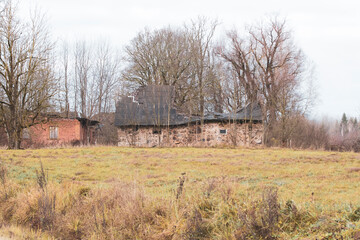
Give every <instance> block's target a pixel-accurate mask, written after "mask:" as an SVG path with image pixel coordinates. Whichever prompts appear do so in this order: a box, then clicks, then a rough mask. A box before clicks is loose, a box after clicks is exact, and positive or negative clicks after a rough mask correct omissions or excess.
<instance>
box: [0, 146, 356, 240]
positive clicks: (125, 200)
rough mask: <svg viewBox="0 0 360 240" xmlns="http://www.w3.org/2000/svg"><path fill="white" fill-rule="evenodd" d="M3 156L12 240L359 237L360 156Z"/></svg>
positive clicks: (193, 152) (275, 152) (270, 152)
mask: <svg viewBox="0 0 360 240" xmlns="http://www.w3.org/2000/svg"><path fill="white" fill-rule="evenodd" d="M0 156H1V171H0V179H1V182H0V183H1V184H0V185H1V186H0V189H1V190H0V201H1V203H0V223H1V225H2V226H4V227H3V228H1V230H0V232H5V234H6V233H8V232H9V229H11V228H14V226H18V227H21V229H25V230H26V231H28V233H29V234H28V236H31V237H32V238H34V239H37V238H40V237H44V238H47V237H49V236H51V237H53V238H58V239H306V238H307V239H315V238H317V239H341V238H343V239H352V238H354V237H356V236H358V235H359V234H360V233H359V230H358V229H359V228H360V221H359V220H360V201H359V199H358V189H359V178H360V175H359V174H360V156H359V155H358V154H356V153H331V152H315V151H292V150H284V149H201V148H195V149H194V148H176V149H169V148H159V149H142V148H137V149H134V148H112V147H94V148H65V149H42V150H24V151H21V152H19V151H5V150H3V151H2V150H1V153H0ZM40 162H41V163H42V164H40ZM170 163H171V164H170ZM12 232H16V231H15V230H13V231H12ZM18 232H20V230H18ZM45 234H46V235H45ZM19 238H21V237H19Z"/></svg>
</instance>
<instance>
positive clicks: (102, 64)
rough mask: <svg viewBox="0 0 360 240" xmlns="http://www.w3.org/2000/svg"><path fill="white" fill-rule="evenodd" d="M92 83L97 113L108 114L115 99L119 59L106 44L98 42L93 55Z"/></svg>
mask: <svg viewBox="0 0 360 240" xmlns="http://www.w3.org/2000/svg"><path fill="white" fill-rule="evenodd" d="M94 61H95V62H94V67H93V81H94V82H95V92H93V95H94V96H95V99H96V105H97V113H98V114H101V113H108V112H110V110H111V109H113V108H114V107H112V105H114V102H115V99H114V95H113V92H114V90H115V89H116V88H117V86H116V85H117V84H118V81H119V73H120V71H119V70H120V59H119V57H118V54H117V53H116V51H115V50H114V49H112V48H111V46H110V44H109V43H108V42H103V41H102V42H99V43H98V45H97V51H96V52H95V54H94Z"/></svg>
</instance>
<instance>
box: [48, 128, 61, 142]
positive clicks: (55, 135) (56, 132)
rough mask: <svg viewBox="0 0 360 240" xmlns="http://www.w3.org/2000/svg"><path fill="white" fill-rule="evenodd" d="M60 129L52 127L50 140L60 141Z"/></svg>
mask: <svg viewBox="0 0 360 240" xmlns="http://www.w3.org/2000/svg"><path fill="white" fill-rule="evenodd" d="M58 137H59V129H58V127H50V139H58Z"/></svg>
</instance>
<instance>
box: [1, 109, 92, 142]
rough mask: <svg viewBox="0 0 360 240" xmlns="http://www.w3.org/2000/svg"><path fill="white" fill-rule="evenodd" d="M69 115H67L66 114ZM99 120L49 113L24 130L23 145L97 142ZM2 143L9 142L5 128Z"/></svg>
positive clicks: (2, 133)
mask: <svg viewBox="0 0 360 240" xmlns="http://www.w3.org/2000/svg"><path fill="white" fill-rule="evenodd" d="M66 115H67V116H66ZM98 123H99V122H98V121H94V120H90V119H87V118H81V117H76V114H75V113H70V114H65V113H53V114H47V116H46V117H45V119H43V120H42V122H41V123H38V124H36V125H33V126H31V127H29V128H26V129H24V130H23V134H22V135H23V136H22V142H21V146H22V147H25V148H26V147H31V146H33V147H43V146H56V145H67V144H69V145H81V144H84V145H86V144H95V141H96V136H95V135H96V128H97V125H98ZM0 138H1V141H0V143H1V144H2V145H6V144H7V135H6V132H5V130H4V129H2V130H1V131H0Z"/></svg>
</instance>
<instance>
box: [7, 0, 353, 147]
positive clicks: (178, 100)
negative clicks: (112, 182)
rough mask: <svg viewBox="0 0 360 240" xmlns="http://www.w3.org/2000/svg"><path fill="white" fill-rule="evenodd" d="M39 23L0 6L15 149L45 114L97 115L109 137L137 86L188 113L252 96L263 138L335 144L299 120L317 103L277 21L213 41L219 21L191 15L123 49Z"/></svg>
mask: <svg viewBox="0 0 360 240" xmlns="http://www.w3.org/2000/svg"><path fill="white" fill-rule="evenodd" d="M43 22H44V20H43V17H42V15H41V14H35V15H34V17H33V18H32V19H31V20H30V21H29V22H23V21H22V20H21V19H20V18H18V17H17V12H16V8H14V6H13V4H12V3H11V1H6V2H5V3H3V5H2V11H1V26H0V34H1V39H0V45H1V48H0V61H1V63H0V86H1V88H0V93H1V95H0V125H1V126H2V127H4V128H5V129H6V132H7V133H8V139H9V148H19V147H20V144H21V138H22V137H21V136H22V131H23V129H24V128H27V127H29V126H31V125H32V124H35V123H36V122H37V121H39V119H41V118H40V116H41V114H42V113H46V112H49V111H58V112H65V113H67V114H69V113H70V112H75V113H77V114H78V115H79V116H82V117H86V118H92V119H96V120H100V121H101V122H103V123H104V128H103V129H104V131H103V135H102V136H101V139H102V140H101V142H102V143H106V144H109V143H116V141H117V140H116V136H115V135H114V132H116V128H115V127H114V126H113V118H114V115H113V112H114V111H115V105H116V101H117V100H118V99H119V97H120V96H123V95H130V94H132V92H134V91H135V90H136V89H137V88H138V87H141V86H146V85H170V86H173V87H174V89H175V98H174V104H175V107H176V108H177V109H178V111H179V112H183V113H185V114H187V115H198V116H204V115H205V114H206V113H207V112H214V111H215V112H236V111H237V110H239V109H240V108H242V107H244V106H246V105H248V104H253V103H259V104H260V105H261V108H262V113H263V123H264V136H263V142H264V143H265V144H267V145H277V146H288V147H314V148H326V147H329V146H331V145H339V144H338V142H339V141H340V140H339V139H341V138H340V137H339V136H338V135H336V134H335V135H334V134H333V133H330V132H329V127H325V126H324V124H321V123H318V122H316V121H310V120H308V119H307V118H306V116H308V115H309V114H310V110H311V107H312V106H313V105H314V104H315V103H316V95H317V94H316V92H315V91H314V89H315V88H314V85H313V66H312V65H311V64H310V63H309V61H308V60H307V59H306V56H305V54H304V53H303V52H302V51H301V49H300V48H299V46H296V44H294V39H293V36H292V32H291V29H289V28H288V26H287V24H286V21H285V20H284V19H282V18H278V17H270V18H267V19H264V20H263V21H262V22H259V23H255V24H252V25H250V26H249V27H246V28H244V29H242V30H241V31H239V30H237V29H233V30H231V31H228V32H226V33H225V34H224V36H223V37H220V39H221V42H219V41H215V36H221V35H220V34H219V33H218V32H217V28H218V26H219V22H218V21H217V20H212V19H208V18H205V17H199V18H197V19H195V20H192V21H190V22H187V23H185V24H184V25H183V26H181V27H170V26H169V27H164V28H160V29H155V30H149V29H145V30H143V31H141V32H139V33H138V34H137V35H136V36H135V37H134V38H133V39H132V40H131V41H130V42H129V43H128V44H127V45H126V46H125V47H124V48H123V51H119V50H117V49H116V48H115V47H114V46H111V44H110V43H109V42H107V41H92V42H90V41H76V42H66V41H60V42H58V43H57V45H56V46H55V45H54V44H53V43H52V42H51V41H50V39H49V37H48V34H49V32H48V30H47V29H46V27H45V25H44V23H43ZM105 125H106V126H105ZM345 135H346V134H345ZM345 135H341V134H340V136H341V137H342V138H344V136H345ZM355 135H356V134H354V136H355ZM346 136H347V137H348V138H350V136H348V135H346ZM354 136H352V137H351V138H357V135H356V137H354ZM341 141H345V140H341ZM335 142H337V144H333V143H335ZM345 142H348V140H346V141H345ZM342 145H346V144H342ZM352 148H353V147H352ZM341 149H349V147H341Z"/></svg>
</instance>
